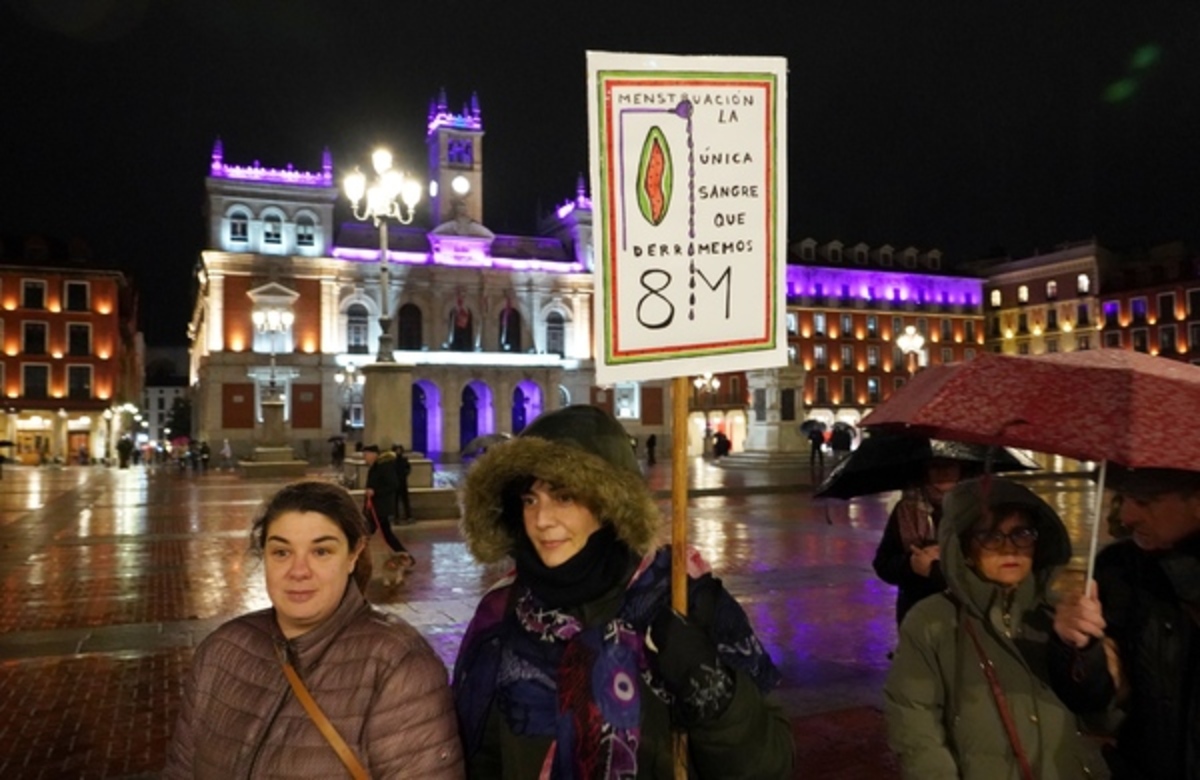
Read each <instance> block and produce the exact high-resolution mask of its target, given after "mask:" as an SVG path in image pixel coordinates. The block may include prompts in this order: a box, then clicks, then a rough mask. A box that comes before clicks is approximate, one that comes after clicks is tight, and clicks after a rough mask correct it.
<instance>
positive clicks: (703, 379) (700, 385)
mask: <svg viewBox="0 0 1200 780" xmlns="http://www.w3.org/2000/svg"><path fill="white" fill-rule="evenodd" d="M692 386H694V387H695V388H696V392H697V393H698V394H700V395H701V396H703V397H704V454H705V455H706V456H708V455H712V454H713V429H712V422H711V421H710V420H709V419H708V418H709V415H710V414H711V413H712V402H713V396H714V395H716V394H717V390H719V389H721V380H720V379H718V378H717V377H715V376H713V375H712V374H711V373H707V372H706V373H705V374H704V375H703V376H698V377H696V378H695V379H693V380H692Z"/></svg>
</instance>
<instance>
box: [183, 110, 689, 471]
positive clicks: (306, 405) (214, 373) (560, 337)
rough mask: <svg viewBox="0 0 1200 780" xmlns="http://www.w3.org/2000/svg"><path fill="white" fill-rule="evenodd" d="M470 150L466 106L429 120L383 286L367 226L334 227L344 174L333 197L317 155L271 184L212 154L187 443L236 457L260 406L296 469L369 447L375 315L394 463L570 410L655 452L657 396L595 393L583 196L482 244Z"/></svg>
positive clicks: (660, 399) (450, 450) (479, 135)
mask: <svg viewBox="0 0 1200 780" xmlns="http://www.w3.org/2000/svg"><path fill="white" fill-rule="evenodd" d="M483 134H484V128H483V120H482V115H481V112H480V109H479V105H478V103H477V101H476V100H475V99H474V98H472V101H471V103H470V104H469V105H468V106H465V107H464V108H463V110H462V112H461V113H452V112H450V111H449V110H447V107H446V104H445V98H444V96H443V97H441V98H439V99H438V100H437V101H436V102H435V103H434V104H432V105H431V107H430V112H429V117H428V125H427V135H426V144H427V149H428V162H429V171H428V175H429V183H428V185H427V186H426V188H425V190H424V191H425V192H426V193H427V196H426V197H427V198H428V201H427V202H428V206H427V209H426V207H425V206H424V204H423V205H422V212H424V211H426V210H427V211H428V214H429V217H428V223H429V225H428V226H420V225H418V224H417V222H420V221H421V218H420V216H418V219H417V221H416V222H414V223H413V224H411V225H400V224H396V223H392V224H390V225H388V227H387V228H386V232H385V234H384V235H385V238H384V239H383V240H385V241H386V244H387V248H386V262H387V273H386V274H382V273H381V266H380V255H381V243H382V241H381V237H380V231H379V229H378V228H377V227H374V226H373V225H372V224H371V223H370V222H351V223H347V224H343V225H341V226H335V223H334V211H335V203H336V202H337V200H338V198H339V197H345V196H344V195H342V194H341V193H340V191H339V188H338V184H339V183H340V180H341V178H342V176H343V175H344V174H346V173H348V172H349V169H339V171H338V175H337V181H335V172H334V166H333V160H332V159H331V155H330V154H329V152H328V151H326V152H325V153H324V155H323V157H322V161H321V166H320V168H319V169H318V170H315V171H301V170H296V169H293V168H292V167H291V166H288V167H286V168H283V169H273V168H265V167H261V166H260V165H259V164H258V163H257V162H255V163H253V164H251V165H235V164H231V163H228V162H226V160H225V155H224V148H223V145H222V143H221V141H220V140H218V141H217V143H216V144H215V146H214V148H213V153H212V160H211V164H210V170H209V175H208V177H207V180H206V183H207V192H208V224H207V236H208V237H207V246H208V248H207V249H205V250H204V251H203V252H202V253H201V256H200V260H199V263H198V264H197V268H196V280H197V290H198V292H197V296H196V298H195V304H194V309H193V313H192V317H191V323H190V325H189V338H190V339H191V350H190V379H191V383H192V386H193V394H194V414H195V420H194V426H195V428H196V435H197V436H198V438H200V439H203V440H207V441H209V442H220V441H222V440H223V439H225V438H228V439H229V440H230V442H231V444H232V445H233V447H234V450H235V451H236V452H237V454H238V455H239V456H242V457H244V456H246V455H248V454H249V452H250V450H251V449H252V447H253V446H254V444H255V441H256V437H257V434H256V428H257V427H258V426H261V425H262V421H263V411H262V409H263V407H262V403H263V400H264V399H266V398H269V397H272V396H273V395H274V397H277V398H280V399H281V400H283V402H284V404H283V409H284V412H283V413H284V417H285V425H286V429H287V431H288V444H289V445H290V446H292V447H293V449H294V451H295V453H296V454H297V455H298V456H300V457H302V458H307V459H309V460H313V461H320V460H322V459H324V458H325V457H327V453H328V451H329V446H330V445H329V443H328V440H329V438H330V437H331V436H332V435H335V434H338V433H342V432H347V431H348V432H349V433H350V438H351V439H354V438H355V433H356V429H361V428H362V426H363V425H364V422H365V423H366V431H367V434H368V435H371V434H370V430H371V422H370V420H367V419H365V418H367V417H369V416H370V414H371V413H372V412H371V408H370V402H371V398H370V397H369V396H370V394H369V392H368V393H367V396H368V397H367V398H366V399H365V400H366V401H367V402H368V403H366V405H365V407H366V408H365V409H364V382H363V381H362V378H363V376H364V375H365V376H366V382H367V383H369V382H371V381H372V379H371V377H372V376H374V375H373V374H372V373H371V372H372V370H373V366H372V364H374V363H375V362H376V352H377V345H378V342H379V336H380V316H381V314H382V313H384V311H386V312H387V314H388V319H390V329H389V333H390V335H391V337H392V341H393V344H394V347H395V351H394V353H393V354H394V357H395V361H396V364H397V365H398V366H399V367H400V368H398V369H397V370H398V371H400V372H402V378H401V385H402V391H401V392H399V393H397V394H395V399H396V400H395V403H394V406H395V407H396V408H394V410H385V411H384V412H381V413H384V414H388V415H390V414H395V415H401V416H402V417H403V418H405V419H406V420H407V421H408V423H407V425H406V428H407V432H408V434H409V435H408V436H399V437H397V438H398V439H399V441H398V443H401V444H404V445H405V446H406V447H408V448H409V449H412V450H415V451H418V452H422V453H426V454H427V455H428V456H430V457H431V458H433V459H435V460H439V459H442V460H453V459H455V458H456V457H457V455H458V453H459V452H460V451H461V450H462V448H463V446H464V445H465V444H467V443H468V442H470V440H472V439H474V438H475V437H477V436H479V435H483V434H488V433H493V432H508V433H516V432H519V431H520V430H521V429H522V428H523V427H524V426H525V425H526V424H527V423H528V422H530V421H532V420H533V419H534V418H535V417H537V416H538V415H539V414H540V413H542V412H543V411H546V410H550V409H555V408H558V407H560V406H563V405H565V404H568V403H593V404H596V405H598V406H601V407H605V408H607V409H609V410H610V411H612V412H613V413H614V414H616V415H617V416H618V417H621V418H622V419H623V420H624V422H625V423H626V426H627V428H628V429H629V430H630V432H631V433H632V434H634V435H638V436H640V437H641V438H644V436H645V435H648V434H649V433H658V435H659V439H660V440H661V439H663V434H664V429H663V427H662V426H663V425H664V423H665V421H667V420H669V419H670V414H669V408H668V399H667V397H666V396H667V383H665V382H659V383H653V382H651V383H637V384H630V385H622V386H618V387H613V388H598V387H596V386H595V384H594V372H593V370H592V356H593V352H592V351H593V346H592V342H593V340H592V306H593V286H592V249H591V231H592V213H591V203H590V201H589V199H588V196H587V192H586V188H585V185H584V183H583V181H582V180H580V181H579V183H578V185H577V188H576V192H575V194H574V196H573V197H571V198H570V199H568V200H566V201H565V202H564V203H563V204H562V205H561V206H560V207H559V208H557V209H556V210H555V211H554V212H553V213H552V214H550V215H548V216H547V217H546V218H545V219H544V220H543V221H542V224H541V225H540V226H539V230H540V234H539V235H536V236H510V235H496V234H495V233H493V232H492V231H491V230H489V229H488V228H487V227H486V223H485V220H484V215H483V187H484V176H483V173H484V168H483V151H482V140H483ZM385 279H386V289H385V290H383V291H382V295H383V296H386V299H384V298H382V297H381V289H380V288H381V284H382V283H383V281H384V280H385ZM384 304H386V307H385V306H384ZM368 388H369V385H368ZM357 433H358V434H359V435H361V433H362V431H361V430H358V431H357ZM405 439H408V440H405ZM377 443H380V444H384V445H386V444H389V443H391V442H385V441H381V442H377ZM664 444H665V442H664Z"/></svg>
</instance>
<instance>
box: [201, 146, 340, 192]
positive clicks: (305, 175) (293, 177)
mask: <svg viewBox="0 0 1200 780" xmlns="http://www.w3.org/2000/svg"><path fill="white" fill-rule="evenodd" d="M208 171H209V173H208V175H209V176H212V177H213V178H216V179H232V180H234V181H244V182H262V183H264V184H287V185H291V186H296V187H332V186H334V185H333V155H331V154H330V153H329V149H328V148H326V149H325V150H324V152H322V154H321V170H320V171H316V172H314V171H298V170H296V169H295V168H294V167H293V166H292V164H291V163H288V164H287V166H286V167H284V168H263V167H262V166H261V165H259V163H258V160H255V161H254V164H253V165H226V164H225V145H224V144H223V143H222V142H221V139H220V138H218V139H217V140H216V143H214V144H213V151H212V162H211V164H210V165H209V168H208Z"/></svg>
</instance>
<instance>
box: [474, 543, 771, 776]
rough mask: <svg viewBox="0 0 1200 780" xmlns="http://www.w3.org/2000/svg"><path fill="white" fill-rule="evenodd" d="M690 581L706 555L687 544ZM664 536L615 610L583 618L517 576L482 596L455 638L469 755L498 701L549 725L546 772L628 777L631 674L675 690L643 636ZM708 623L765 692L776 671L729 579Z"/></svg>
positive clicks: (534, 727)
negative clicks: (547, 601) (593, 622)
mask: <svg viewBox="0 0 1200 780" xmlns="http://www.w3.org/2000/svg"><path fill="white" fill-rule="evenodd" d="M688 564H689V565H688V575H689V580H688V581H689V590H692V589H693V588H694V587H695V584H696V581H697V580H698V579H699V578H700V577H704V576H711V573H710V571H709V569H708V566H707V564H706V563H704V561H703V560H702V559H701V558H700V556H699V554H698V553H696V552H695V551H694V550H689V559H688ZM670 574H671V552H670V548H669V547H665V548H662V549H660V550H658V551H657V552H656V553H652V554H651V555H649V556H647V557H646V558H644V559H643V560H642V562H641V565H640V566H639V567H638V570H637V572H635V574H634V575H633V577H632V579H631V580H630V582H629V584H628V586H627V587H626V591H625V596H624V599H623V600H622V603H621V606H620V608H619V610H618V612H617V615H616V617H614V618H613V619H612V620H610V621H608V622H606V623H604V624H601V625H597V626H591V627H584V626H583V625H582V624H581V623H580V622H579V621H578V620H577V619H576V618H574V617H572V616H571V615H568V614H566V613H565V612H563V611H561V610H555V609H550V608H548V607H546V606H545V605H543V604H541V603H539V601H538V599H537V597H536V596H535V595H534V594H533V593H532V592H531V591H529V590H528V589H527V588H524V587H523V586H520V585H519V584H518V585H516V586H515V590H514V577H513V576H512V575H510V576H509V577H507V578H505V579H504V580H502V581H501V582H500V583H498V584H497V586H496V587H494V588H493V589H492V590H491V591H489V592H488V593H487V594H486V595H485V596H484V598H483V600H482V602H481V603H480V605H479V608H478V610H477V611H476V613H475V617H474V619H473V620H472V621H471V625H470V626H469V627H468V628H467V634H466V636H465V637H464V638H463V644H462V647H461V648H460V650H459V657H458V662H457V663H456V664H455V670H454V692H455V705H456V707H457V708H458V714H459V722H460V727H461V730H462V735H463V740H464V743H465V746H466V750H467V756H468V757H470V756H471V755H473V754H474V752H475V751H476V750H477V749H478V748H479V746H480V742H481V740H482V736H483V731H484V727H485V725H486V722H487V717H488V711H489V708H490V707H491V706H492V705H493V704H494V705H495V706H496V707H497V708H499V710H500V712H501V714H502V715H503V716H504V718H505V720H506V721H507V723H508V726H509V728H510V729H511V730H512V731H513V733H515V734H517V735H527V736H537V737H551V738H553V740H554V742H553V745H552V747H551V749H550V752H549V754H548V755H547V756H546V762H545V765H544V767H543V772H542V775H543V777H548V778H604V779H605V780H617V779H618V778H634V777H636V776H637V770H638V765H637V751H638V745H639V743H640V738H641V733H640V723H641V695H642V690H641V688H640V686H639V685H638V680H639V679H641V680H642V681H644V682H645V683H646V684H647V686H648V688H649V689H650V690H651V691H652V692H653V694H654V695H655V696H658V697H659V698H661V699H662V700H663V701H665V702H668V703H669V702H670V695H669V694H668V693H667V692H666V690H665V689H664V688H663V686H662V684H661V681H659V680H657V679H656V678H655V675H654V674H653V673H652V671H651V669H650V666H649V664H648V662H647V658H646V652H645V647H644V637H645V635H646V630H647V627H648V626H649V624H650V622H651V621H652V620H653V618H654V616H655V615H656V614H658V611H659V610H661V609H664V608H666V607H667V605H669V603H670ZM720 594H721V595H720V597H719V599H718V603H717V607H716V609H715V611H714V615H713V616H712V627H711V629H710V631H711V633H712V635H713V637H714V639H715V640H716V643H717V648H718V651H719V653H720V655H721V658H722V660H723V661H724V662H725V663H727V664H729V665H730V666H732V667H734V668H738V669H742V670H744V671H745V672H747V673H748V674H749V675H750V676H751V677H752V678H753V679H754V681H755V682H756V683H757V684H758V686H759V687H760V688H761V689H762V690H763V691H764V692H765V691H767V690H770V689H771V688H773V687H774V686H775V684H776V683H777V682H778V681H779V672H778V670H776V668H775V666H774V664H773V663H772V662H771V659H770V657H769V656H768V655H767V653H766V651H764V650H763V648H762V645H761V644H760V643H759V641H758V638H757V637H756V636H755V635H754V631H753V629H752V628H751V627H750V622H749V620H748V619H747V618H746V614H745V612H744V611H743V610H742V608H741V606H740V605H739V604H738V603H737V602H736V601H735V600H734V599H733V597H732V596H730V595H729V593H728V592H726V591H725V590H724V588H721V589H720Z"/></svg>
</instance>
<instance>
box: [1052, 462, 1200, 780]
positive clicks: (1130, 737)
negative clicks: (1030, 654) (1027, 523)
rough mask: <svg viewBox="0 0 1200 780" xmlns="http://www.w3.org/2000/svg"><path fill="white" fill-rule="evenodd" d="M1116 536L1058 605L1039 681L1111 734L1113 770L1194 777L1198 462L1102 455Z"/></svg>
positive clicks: (1199, 615)
mask: <svg viewBox="0 0 1200 780" xmlns="http://www.w3.org/2000/svg"><path fill="white" fill-rule="evenodd" d="M1108 471H1109V475H1108V485H1109V487H1111V488H1112V489H1113V490H1114V491H1115V494H1116V496H1117V497H1118V498H1119V499H1120V509H1119V510H1118V511H1119V517H1120V521H1121V524H1122V525H1123V526H1124V527H1125V529H1126V530H1127V531H1128V532H1129V535H1128V538H1125V539H1121V540H1119V541H1116V542H1113V543H1112V544H1110V545H1109V546H1108V547H1106V548H1105V549H1104V550H1103V551H1102V552H1101V553H1100V555H1099V556H1098V557H1097V558H1096V579H1095V581H1094V583H1093V584H1092V587H1091V588H1090V589H1089V592H1088V594H1087V595H1084V594H1082V593H1075V594H1071V595H1069V596H1067V597H1065V598H1064V599H1063V601H1062V602H1061V603H1060V604H1059V605H1058V607H1057V609H1056V611H1055V616H1054V630H1055V633H1056V635H1057V638H1058V642H1057V643H1056V649H1057V652H1056V653H1055V654H1054V655H1053V656H1052V659H1051V660H1052V665H1051V673H1052V676H1051V681H1052V683H1053V685H1054V689H1055V691H1057V692H1058V694H1059V696H1061V697H1062V699H1063V701H1065V702H1067V704H1068V705H1069V706H1070V707H1071V708H1072V709H1073V710H1075V711H1076V712H1079V713H1087V714H1088V720H1089V724H1090V725H1092V726H1094V727H1095V728H1096V729H1098V730H1100V731H1103V732H1107V733H1110V734H1114V735H1115V736H1116V741H1115V744H1114V746H1113V747H1112V748H1111V749H1110V750H1109V752H1108V754H1107V756H1106V757H1107V758H1108V761H1109V764H1110V765H1111V768H1112V773H1113V778H1115V779H1117V780H1126V779H1127V778H1138V780H1182V779H1183V778H1189V779H1190V778H1197V777H1200V473H1198V472H1193V471H1179V470H1174V469H1138V470H1130V469H1121V468H1115V467H1113V466H1111V465H1110V466H1109V469H1108Z"/></svg>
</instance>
